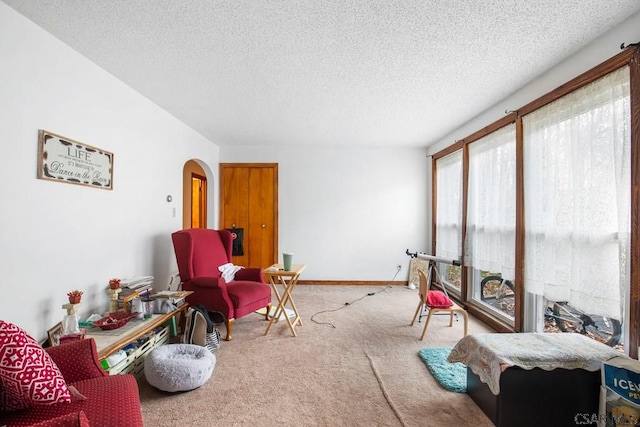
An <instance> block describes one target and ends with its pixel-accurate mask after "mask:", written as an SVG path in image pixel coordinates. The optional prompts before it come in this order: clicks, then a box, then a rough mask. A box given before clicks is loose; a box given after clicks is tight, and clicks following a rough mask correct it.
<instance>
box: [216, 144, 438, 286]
mask: <svg viewBox="0 0 640 427" xmlns="http://www.w3.org/2000/svg"><path fill="white" fill-rule="evenodd" d="M220 162H222V163H238V162H250V163H278V178H279V184H278V185H279V188H278V192H279V199H278V201H279V237H278V239H279V246H280V252H283V251H292V252H293V253H294V263H296V262H299V263H305V264H307V269H306V270H305V272H304V273H303V275H302V276H301V280H356V281H357V280H365V281H366V280H381V281H384V280H387V281H388V280H391V279H393V278H394V274H395V273H396V265H397V264H401V265H402V267H403V269H402V270H401V272H400V273H399V274H398V276H397V277H396V278H395V280H407V277H408V274H407V270H408V266H409V257H407V256H406V255H405V254H404V251H405V250H406V249H410V250H412V251H415V250H419V251H426V250H429V249H430V248H431V244H430V241H431V240H430V236H429V234H430V212H431V208H430V198H429V197H428V195H429V193H430V190H429V189H428V187H427V186H426V182H427V174H428V173H430V172H429V171H430V164H431V159H430V158H427V157H426V150H425V149H416V148H393V149H387V148H385V149H383V148H363V149H358V148H347V147H314V148H309V147H296V148H293V147H279V148H269V149H265V148H262V147H225V146H221V147H220ZM280 259H282V257H281V255H280Z"/></svg>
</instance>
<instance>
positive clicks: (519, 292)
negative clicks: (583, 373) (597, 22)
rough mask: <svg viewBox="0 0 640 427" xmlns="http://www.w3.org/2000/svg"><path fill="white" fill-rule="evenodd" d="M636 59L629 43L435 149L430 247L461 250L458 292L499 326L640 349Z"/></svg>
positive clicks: (639, 70)
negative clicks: (580, 335) (567, 334)
mask: <svg viewBox="0 0 640 427" xmlns="http://www.w3.org/2000/svg"><path fill="white" fill-rule="evenodd" d="M639 64H640V48H633V47H630V48H627V49H625V50H624V51H623V52H621V53H620V54H618V55H616V56H614V57H612V58H611V59H609V60H608V61H605V62H603V63H602V64H600V65H598V66H597V67H594V68H593V69H591V70H589V71H587V72H585V73H584V74H582V75H580V76H578V77H576V78H575V79H573V80H571V81H569V82H566V84H564V85H562V86H559V87H558V88H557V89H555V90H553V91H551V92H549V93H547V94H545V95H544V96H542V97H540V98H538V99H536V100H533V101H532V102H530V103H529V104H526V105H524V106H522V107H521V108H520V109H518V110H517V111H512V112H509V113H508V114H507V115H506V116H505V117H503V118H501V119H500V120H498V121H496V122H494V123H492V124H489V125H488V126H486V127H484V128H482V129H480V130H478V131H477V132H475V133H473V134H471V135H469V136H468V137H466V138H464V139H462V140H458V141H456V142H455V144H454V145H452V146H450V147H447V148H445V149H443V150H442V151H441V152H439V153H435V154H434V155H433V158H434V161H433V167H434V174H433V179H434V180H435V182H436V184H437V185H436V186H435V187H434V201H433V202H434V204H435V207H436V209H435V210H434V218H435V219H434V223H433V230H434V237H435V240H434V242H435V243H434V251H435V252H434V253H435V254H436V255H438V256H446V257H447V258H456V256H455V254H456V250H458V251H459V250H461V251H462V252H461V254H462V268H461V269H459V271H458V273H457V276H456V279H457V280H458V281H459V283H460V285H459V287H458V288H457V289H458V290H459V291H458V293H457V294H456V296H457V297H459V298H460V301H461V302H462V303H463V304H464V305H465V307H466V309H467V310H469V312H470V313H471V314H473V315H476V316H477V317H479V318H480V319H482V320H483V321H485V322H487V323H488V324H489V325H490V326H492V327H494V328H496V329H497V330H499V331H505V332H506V331H519V332H521V331H537V332H542V331H545V332H578V333H583V334H586V335H588V336H590V337H592V338H594V339H596V340H598V341H601V342H604V343H606V344H608V345H611V346H615V347H616V348H619V349H622V348H624V349H625V350H626V352H627V354H629V355H630V356H631V357H634V358H636V357H637V356H638V351H639V350H638V349H639V346H640V304H638V303H637V302H638V300H639V299H640V297H638V295H640V264H639V263H637V262H632V260H637V259H640V191H638V188H640V154H638V153H639V152H635V153H634V150H640V120H638V119H637V118H638V117H640V65H639ZM633 117H635V120H632V118H633ZM452 153H453V154H452ZM460 176H462V180H461V182H459V181H458V179H459V177H460ZM443 181H446V182H443ZM460 188H461V189H462V190H461V192H460V193H459V192H458V191H456V190H457V189H460ZM456 208H460V209H461V215H460V214H459V211H457V210H456ZM459 218H462V219H461V222H456V221H457V220H458V219H459ZM460 224H462V227H460ZM460 239H461V240H460ZM460 244H462V246H461V247H460ZM443 268H446V267H444V266H443ZM460 273H461V274H460ZM450 281H451V280H450Z"/></svg>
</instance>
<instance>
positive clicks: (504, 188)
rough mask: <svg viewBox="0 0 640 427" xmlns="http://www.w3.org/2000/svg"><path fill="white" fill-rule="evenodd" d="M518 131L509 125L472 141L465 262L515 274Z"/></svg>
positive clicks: (508, 274)
mask: <svg viewBox="0 0 640 427" xmlns="http://www.w3.org/2000/svg"><path fill="white" fill-rule="evenodd" d="M515 141H516V131H515V125H508V126H505V127H503V128H501V129H499V130H497V131H495V132H493V133H491V134H489V135H487V136H485V137H483V138H481V139H479V140H477V141H475V142H473V143H471V144H469V191H468V193H469V194H468V201H467V234H466V238H465V252H464V260H465V265H466V266H468V267H474V268H476V269H478V270H486V271H491V272H495V273H502V277H503V278H505V279H513V278H514V275H515V271H514V268H515V266H514V264H515V241H516V233H515V228H516V180H515V178H516V148H515V147H516V143H515Z"/></svg>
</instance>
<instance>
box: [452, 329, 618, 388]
mask: <svg viewBox="0 0 640 427" xmlns="http://www.w3.org/2000/svg"><path fill="white" fill-rule="evenodd" d="M618 356H624V354H623V353H621V352H619V351H617V350H614V349H613V348H611V347H609V346H607V345H605V344H602V343H599V342H597V341H594V340H592V339H591V338H588V337H586V336H584V335H580V334H576V333H513V334H500V333H494V334H473V335H467V336H466V337H464V338H462V339H461V340H460V341H458V343H457V344H456V345H455V347H454V348H453V350H452V351H451V354H450V355H449V358H448V360H449V362H462V363H464V364H465V365H467V367H468V368H470V369H471V370H472V371H473V373H474V374H476V375H477V376H478V377H479V378H480V381H482V382H483V383H485V384H487V385H488V386H489V389H490V390H491V392H492V393H493V394H495V395H498V394H500V374H501V373H502V372H504V370H505V369H507V368H509V367H510V366H518V367H520V368H523V369H533V368H541V369H544V370H547V371H550V370H552V369H555V368H563V369H584V370H587V371H597V370H599V369H600V366H601V365H602V362H604V361H607V360H609V359H611V358H614V357H618Z"/></svg>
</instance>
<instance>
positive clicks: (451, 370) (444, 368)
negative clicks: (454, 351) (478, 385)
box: [418, 347, 467, 393]
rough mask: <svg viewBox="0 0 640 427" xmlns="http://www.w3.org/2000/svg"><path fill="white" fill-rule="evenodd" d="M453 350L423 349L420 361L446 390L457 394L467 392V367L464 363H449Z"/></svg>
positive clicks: (439, 348)
mask: <svg viewBox="0 0 640 427" xmlns="http://www.w3.org/2000/svg"><path fill="white" fill-rule="evenodd" d="M449 353H451V348H447V347H432V348H423V349H422V350H420V351H419V352H418V356H420V359H422V361H423V362H424V363H425V364H426V365H427V369H429V372H431V375H433V377H434V378H435V379H436V381H438V383H439V384H440V385H441V386H442V387H443V388H444V389H446V390H449V391H454V392H456V393H466V392H467V366H466V365H465V364H464V363H460V362H456V363H449V362H447V357H448V356H449Z"/></svg>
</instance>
